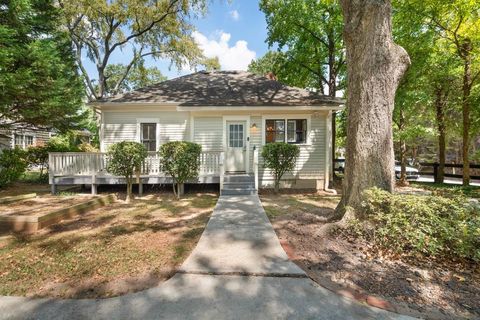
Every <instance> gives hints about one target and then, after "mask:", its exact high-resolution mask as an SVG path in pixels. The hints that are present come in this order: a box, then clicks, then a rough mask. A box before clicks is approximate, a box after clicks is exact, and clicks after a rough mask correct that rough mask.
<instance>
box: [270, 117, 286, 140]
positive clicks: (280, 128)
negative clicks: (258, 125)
mask: <svg viewBox="0 0 480 320" xmlns="http://www.w3.org/2000/svg"><path fill="white" fill-rule="evenodd" d="M265 128H266V132H265V142H266V143H270V142H285V120H283V119H282V120H267V121H266V122H265Z"/></svg>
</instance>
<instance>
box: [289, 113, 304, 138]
mask: <svg viewBox="0 0 480 320" xmlns="http://www.w3.org/2000/svg"><path fill="white" fill-rule="evenodd" d="M287 142H288V143H306V142H307V120H306V119H300V120H297V119H289V120H287Z"/></svg>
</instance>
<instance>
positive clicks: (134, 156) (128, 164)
mask: <svg viewBox="0 0 480 320" xmlns="http://www.w3.org/2000/svg"><path fill="white" fill-rule="evenodd" d="M146 158H147V149H145V147H144V146H143V144H141V143H138V142H132V141H122V142H119V143H114V144H112V145H111V146H110V148H108V152H107V171H108V172H110V173H111V174H114V175H117V176H122V177H125V180H126V182H127V199H126V201H127V202H130V201H131V199H132V185H133V175H134V174H135V173H137V172H139V171H140V169H141V166H142V163H143V162H144V161H145V159H146Z"/></svg>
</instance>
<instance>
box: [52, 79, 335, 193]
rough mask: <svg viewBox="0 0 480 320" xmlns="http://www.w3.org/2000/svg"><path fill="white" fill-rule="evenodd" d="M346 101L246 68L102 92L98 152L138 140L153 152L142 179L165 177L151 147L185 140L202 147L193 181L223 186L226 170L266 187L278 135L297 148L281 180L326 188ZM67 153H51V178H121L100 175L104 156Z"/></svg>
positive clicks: (111, 180) (286, 184) (270, 181)
mask: <svg viewBox="0 0 480 320" xmlns="http://www.w3.org/2000/svg"><path fill="white" fill-rule="evenodd" d="M343 103H344V102H343V101H342V100H340V99H336V98H330V97H327V96H323V95H320V94H318V93H315V92H311V91H308V90H304V89H300V88H294V87H289V86H286V85H284V84H282V83H280V82H278V81H275V80H272V79H270V78H267V77H262V76H257V75H254V74H252V73H248V72H240V71H214V72H207V71H201V72H197V73H193V74H190V75H186V76H182V77H179V78H176V79H172V80H168V81H164V82H161V83H158V84H155V85H152V86H149V87H145V88H142V89H138V90H135V91H132V92H128V93H125V94H122V95H118V96H114V97H111V98H107V99H104V100H101V101H98V102H95V103H94V104H93V107H94V108H95V110H96V112H97V114H99V116H100V144H101V152H106V151H107V149H108V147H109V146H110V145H112V144H113V143H116V142H120V141H138V142H141V143H143V144H144V145H145V147H146V148H147V150H148V151H150V152H152V153H151V154H150V156H149V159H147V161H146V165H145V168H143V169H142V175H141V177H139V182H140V183H141V184H144V183H168V181H169V180H168V179H169V178H168V177H166V176H165V175H164V174H163V173H162V172H161V165H160V164H159V163H157V162H158V161H159V160H158V154H157V153H156V152H155V151H158V149H159V147H160V146H161V145H162V144H163V143H165V142H169V141H176V140H187V141H193V142H196V143H198V144H200V145H201V146H202V156H201V159H200V160H201V170H200V176H199V179H198V181H195V182H197V183H220V184H221V187H222V184H223V182H224V180H225V179H226V178H225V176H226V175H233V174H246V175H250V176H253V177H254V178H255V183H256V184H255V187H256V188H258V187H261V188H262V187H269V186H272V185H273V177H272V175H271V174H270V172H269V171H268V170H266V169H264V168H263V165H262V163H263V161H262V158H261V150H262V147H263V146H264V145H265V144H267V143H271V142H279V141H282V142H288V143H294V144H297V145H298V146H299V147H300V156H299V159H298V161H297V165H296V167H295V169H294V170H293V172H290V173H287V174H285V176H284V178H283V181H282V186H283V187H289V188H301V189H306V188H314V189H325V188H328V180H329V179H328V177H329V175H330V174H331V172H330V166H329V163H330V155H331V143H330V142H331V128H330V124H331V114H332V111H333V110H340V109H342V105H343ZM85 156H89V157H97V158H98V157H99V155H98V154H97V155H83V157H85ZM65 157H66V156H65V155H52V158H51V168H54V172H53V177H54V178H56V181H55V182H54V183H65V181H68V182H75V181H77V183H79V182H81V181H89V180H88V179H95V181H96V183H94V182H92V185H93V184H96V185H98V184H103V183H121V182H120V180H119V179H120V178H119V177H111V176H109V175H108V174H105V172H104V160H102V159H103V158H102V159H97V158H96V159H97V160H92V159H89V160H86V158H83V160H81V161H80V160H78V157H82V155H77V156H75V157H77V158H75V159H73V158H72V159H70V160H65ZM86 161H90V162H89V163H97V164H96V166H97V167H96V168H95V169H94V171H95V170H96V171H97V172H95V173H94V174H93V175H94V178H93V177H89V175H91V174H92V170H91V169H90V168H85V165H84V164H83V165H82V164H81V163H79V162H82V163H84V162H86ZM56 163H58V164H60V163H61V164H62V165H56ZM55 171H56V172H55ZM99 172H100V174H99ZM82 175H83V176H84V179H83V180H82V179H81V178H79V177H80V176H82ZM72 176H76V177H77V179H72ZM92 181H93V180H92ZM225 181H226V180H225ZM51 182H52V179H51ZM84 183H88V182H84Z"/></svg>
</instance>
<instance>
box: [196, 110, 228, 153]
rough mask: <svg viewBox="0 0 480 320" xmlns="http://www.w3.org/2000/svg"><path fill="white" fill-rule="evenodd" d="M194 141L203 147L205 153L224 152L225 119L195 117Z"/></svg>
mask: <svg viewBox="0 0 480 320" xmlns="http://www.w3.org/2000/svg"><path fill="white" fill-rule="evenodd" d="M193 121H194V129H193V131H194V135H193V141H194V142H196V143H198V144H200V145H201V146H202V150H203V151H218V152H221V151H223V139H222V138H223V118H222V117H195V118H194V120H193Z"/></svg>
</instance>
